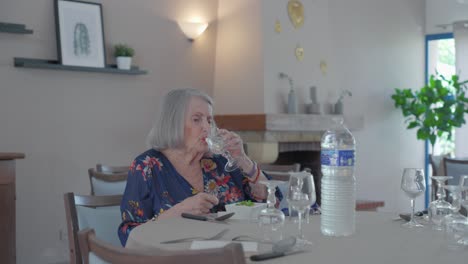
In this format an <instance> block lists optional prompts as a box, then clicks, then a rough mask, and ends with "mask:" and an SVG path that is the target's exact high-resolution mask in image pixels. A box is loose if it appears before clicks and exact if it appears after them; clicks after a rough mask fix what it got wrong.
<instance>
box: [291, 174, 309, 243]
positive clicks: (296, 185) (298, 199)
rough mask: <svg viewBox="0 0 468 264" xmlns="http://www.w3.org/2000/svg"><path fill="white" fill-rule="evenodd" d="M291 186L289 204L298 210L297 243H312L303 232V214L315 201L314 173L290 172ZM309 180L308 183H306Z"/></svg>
mask: <svg viewBox="0 0 468 264" xmlns="http://www.w3.org/2000/svg"><path fill="white" fill-rule="evenodd" d="M290 177H291V178H290V181H289V188H288V194H287V200H288V204H289V206H290V207H291V209H293V210H295V211H297V215H298V229H299V235H298V236H297V243H299V244H311V242H310V241H308V240H307V239H306V238H305V237H304V234H303V232H302V225H303V215H304V214H305V213H308V212H309V210H310V206H311V205H312V204H313V203H315V200H316V194H315V185H314V184H313V182H314V181H313V177H312V174H310V173H308V172H305V171H303V172H298V173H290ZM305 182H307V185H304V183H305Z"/></svg>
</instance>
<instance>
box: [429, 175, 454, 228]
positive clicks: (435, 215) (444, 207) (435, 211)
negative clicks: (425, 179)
mask: <svg viewBox="0 0 468 264" xmlns="http://www.w3.org/2000/svg"><path fill="white" fill-rule="evenodd" d="M452 178H453V177H452V176H432V177H431V179H433V180H435V181H437V193H436V196H437V200H435V201H432V202H431V203H430V204H429V210H428V214H429V220H430V222H431V223H432V229H434V230H443V229H444V228H443V225H442V222H443V220H444V217H445V216H447V215H449V214H450V213H451V212H452V205H451V204H450V203H449V202H447V201H445V189H444V188H443V186H442V185H443V183H444V181H446V180H450V179H452Z"/></svg>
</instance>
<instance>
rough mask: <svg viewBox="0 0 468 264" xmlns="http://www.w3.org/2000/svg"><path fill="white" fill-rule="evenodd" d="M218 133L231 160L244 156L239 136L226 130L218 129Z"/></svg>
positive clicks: (242, 144)
mask: <svg viewBox="0 0 468 264" xmlns="http://www.w3.org/2000/svg"><path fill="white" fill-rule="evenodd" d="M218 133H219V135H221V136H222V137H223V139H224V145H225V147H226V150H227V151H229V153H230V154H231V156H232V157H233V158H235V159H239V158H244V157H245V156H246V155H245V151H244V142H242V139H241V138H240V136H239V135H237V134H236V133H234V132H232V131H228V130H226V129H219V131H218Z"/></svg>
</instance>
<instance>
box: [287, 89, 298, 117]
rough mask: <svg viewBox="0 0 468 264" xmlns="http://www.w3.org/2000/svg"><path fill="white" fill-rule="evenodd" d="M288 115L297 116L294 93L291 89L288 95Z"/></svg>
mask: <svg viewBox="0 0 468 264" xmlns="http://www.w3.org/2000/svg"><path fill="white" fill-rule="evenodd" d="M288 114H297V101H296V93H295V92H294V90H293V89H291V90H289V94H288Z"/></svg>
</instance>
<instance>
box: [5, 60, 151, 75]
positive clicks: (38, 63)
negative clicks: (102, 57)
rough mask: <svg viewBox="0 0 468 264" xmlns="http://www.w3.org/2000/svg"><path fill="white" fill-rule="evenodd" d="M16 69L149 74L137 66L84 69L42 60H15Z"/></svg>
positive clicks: (108, 66)
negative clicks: (121, 68) (125, 68)
mask: <svg viewBox="0 0 468 264" xmlns="http://www.w3.org/2000/svg"><path fill="white" fill-rule="evenodd" d="M14 62H15V67H20V68H36V69H45V70H64V71H83V72H102V73H115V74H128V75H141V74H147V73H148V72H147V71H144V70H140V69H139V68H138V67H136V66H132V68H131V69H130V70H120V69H118V68H117V66H116V65H107V66H106V67H105V68H95V67H83V66H69V65H62V64H60V63H59V62H58V61H56V60H42V59H29V58H14Z"/></svg>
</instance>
